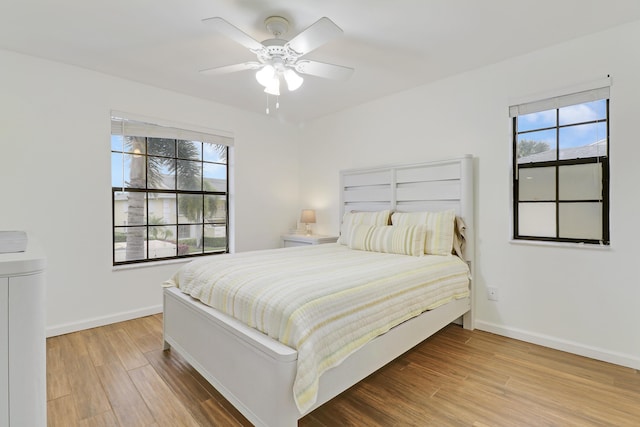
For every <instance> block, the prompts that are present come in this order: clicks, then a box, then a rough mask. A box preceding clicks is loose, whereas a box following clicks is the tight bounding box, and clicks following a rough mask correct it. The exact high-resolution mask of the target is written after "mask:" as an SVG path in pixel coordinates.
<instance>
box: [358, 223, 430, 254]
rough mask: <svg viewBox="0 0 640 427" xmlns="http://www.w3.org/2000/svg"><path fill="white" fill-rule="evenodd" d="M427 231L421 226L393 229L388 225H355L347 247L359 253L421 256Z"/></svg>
mask: <svg viewBox="0 0 640 427" xmlns="http://www.w3.org/2000/svg"><path fill="white" fill-rule="evenodd" d="M426 235H427V230H426V228H425V227H424V226H422V225H410V226H407V227H397V226H396V227H394V226H390V225H385V226H379V225H363V224H359V225H355V226H353V227H352V229H351V235H350V236H349V247H350V248H351V249H358V250H361V251H371V252H384V253H389V254H400V255H411V256H422V255H424V241H425V238H426Z"/></svg>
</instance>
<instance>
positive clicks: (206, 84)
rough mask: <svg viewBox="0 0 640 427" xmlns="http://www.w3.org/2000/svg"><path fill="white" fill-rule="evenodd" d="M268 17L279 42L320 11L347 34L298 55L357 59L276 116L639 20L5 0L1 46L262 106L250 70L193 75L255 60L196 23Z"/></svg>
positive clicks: (436, 10)
mask: <svg viewBox="0 0 640 427" xmlns="http://www.w3.org/2000/svg"><path fill="white" fill-rule="evenodd" d="M272 15H279V16H283V17H285V18H287V19H288V20H289V21H290V24H291V28H290V31H289V34H288V35H286V36H285V37H284V38H286V39H290V38H292V37H293V36H295V35H296V34H298V33H299V32H300V31H302V30H303V29H305V28H306V27H308V26H309V25H311V24H312V23H314V22H315V21H316V20H318V19H319V18H321V17H322V16H327V17H329V18H330V19H331V20H333V21H334V22H335V23H336V24H337V25H338V26H340V27H341V28H342V29H343V30H344V35H343V36H342V37H340V38H338V39H336V40H333V41H331V42H329V43H327V44H325V45H324V46H322V47H320V48H318V49H317V50H315V51H313V52H311V53H309V54H308V55H307V56H305V57H306V58H309V59H314V60H317V61H322V62H329V63H334V64H340V65H346V66H349V67H353V68H355V72H354V74H353V75H352V76H351V78H350V79H349V80H348V81H346V82H337V81H330V80H325V79H321V78H317V77H311V76H307V77H306V78H305V82H304V85H303V86H302V87H301V88H300V89H299V90H297V91H296V92H292V93H288V92H286V91H285V92H284V93H283V95H282V96H281V97H280V110H279V111H278V112H277V113H276V114H274V112H273V110H274V109H273V104H272V108H271V111H272V115H274V117H279V118H280V119H281V120H284V121H286V122H289V123H301V122H304V121H307V120H310V119H313V118H317V117H320V116H323V115H326V114H329V113H332V112H335V111H339V110H342V109H345V108H348V107H351V106H354V105H357V104H361V103H364V102H367V101H370V100H373V99H376V98H380V97H383V96H385V95H389V94H392V93H395V92H399V91H403V90H406V89H409V88H412V87H415V86H418V85H422V84H425V83H428V82H431V81H434V80H437V79H440V78H443V77H446V76H449V75H452V74H457V73H460V72H464V71H467V70H470V69H474V68H478V67H481V66H484V65H487V64H491V63H495V62H498V61H500V60H503V59H506V58H509V57H513V56H516V55H520V54H523V53H526V52H530V51H533V50H536V49H540V48H543V47H546V46H549V45H553V44H557V43H560V42H563V41H566V40H569V39H572V38H576V37H580V36H583V35H586V34H590V33H594V32H598V31H602V30H605V29H607V28H610V27H613V26H617V25H620V24H623V23H627V22H631V21H635V20H638V19H640V1H638V0H607V1H602V0H528V1H525V0H270V1H266V0H264V1H261V0H104V1H96V0H55V1H53V0H2V1H1V2H0V48H5V49H8V50H12V51H16V52H21V53H25V54H28V55H33V56H37V57H42V58H47V59H51V60H54V61H59V62H63V63H67V64H72V65H76V66H79V67H83V68H87V69H91V70H96V71H100V72H103V73H106V74H111V75H114V76H119V77H123V78H126V79H129V80H134V81H138V82H142V83H146V84H149V85H153V86H157V87H160V88H165V89H170V90H173V91H176V92H180V93H184V94H188V95H193V96H196V97H200V98H205V99H209V100H212V101H216V102H220V103H223V104H227V105H231V106H235V107H237V108H241V109H244V110H249V111H254V112H258V113H262V114H264V111H265V106H266V102H267V100H266V94H264V93H263V92H262V87H261V86H259V85H258V83H257V82H256V80H255V78H254V73H253V72H252V71H243V72H239V73H235V74H227V75H219V76H207V75H203V74H200V73H199V72H198V70H201V69H205V68H212V67H217V66H222V65H229V64H235V63H239V62H244V61H250V60H255V56H254V55H253V54H252V53H250V52H249V51H248V50H247V49H246V48H244V47H242V46H241V45H239V44H237V43H235V42H233V41H230V40H228V39H226V38H224V37H223V36H220V35H217V34H215V33H214V32H213V31H212V29H211V28H210V27H208V26H207V25H205V24H203V23H202V22H201V20H202V19H204V18H209V17H214V16H220V17H223V18H224V19H226V20H227V21H229V22H230V23H232V24H234V25H235V26H237V27H239V28H240V29H242V30H243V31H244V32H246V33H248V34H249V35H251V36H252V37H254V38H255V39H257V40H260V41H261V40H264V39H266V38H269V37H270V35H269V34H268V32H267V31H266V29H265V28H264V19H265V18H266V17H268V16H272ZM595 55H596V56H597V53H595ZM0 75H1V73H0Z"/></svg>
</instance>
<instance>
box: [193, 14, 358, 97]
mask: <svg viewBox="0 0 640 427" xmlns="http://www.w3.org/2000/svg"><path fill="white" fill-rule="evenodd" d="M202 22H204V23H205V24H208V25H210V26H211V27H212V28H213V29H214V30H215V31H216V32H218V33H220V34H222V35H224V36H227V37H228V38H230V39H231V40H234V41H235V42H237V43H240V44H241V45H243V46H244V47H246V48H248V49H249V50H250V51H251V52H253V53H254V54H255V55H256V56H257V59H258V60H257V61H250V62H243V63H240V64H233V65H226V66H222V67H216V68H209V69H206V70H202V71H201V73H203V74H209V75H218V74H226V73H233V72H236V71H244V70H257V72H256V79H257V80H258V82H259V83H260V84H261V85H262V86H264V88H265V89H264V91H265V92H266V93H268V94H271V95H277V96H279V95H280V80H281V79H282V80H284V82H285V83H286V85H287V88H288V89H289V91H294V90H296V89H298V88H299V87H300V86H301V85H302V82H303V81H304V79H303V78H302V76H300V74H306V75H310V76H317V77H323V78H327V79H333V80H346V79H348V78H349V77H350V76H351V74H352V73H353V68H350V67H345V66H342V65H334V64H327V63H324V62H318V61H312V60H309V59H303V58H302V57H303V56H304V55H306V54H307V53H309V52H311V51H312V50H314V49H317V48H318V47H320V46H322V45H323V44H325V43H327V42H328V41H330V40H332V39H334V38H336V37H337V36H339V35H341V34H342V29H341V28H340V27H338V26H337V25H336V24H335V23H333V21H331V20H330V19H329V18H326V17H324V18H320V19H319V20H317V21H316V22H315V23H314V24H312V25H311V26H310V27H308V28H307V29H305V30H304V31H302V32H301V33H300V34H298V35H297V36H295V37H294V38H293V39H291V40H289V41H287V40H285V39H283V38H281V37H282V36H283V35H284V34H286V33H287V31H288V30H289V21H287V20H286V19H285V18H283V17H281V16H270V17H268V18H267V19H265V26H266V27H267V30H268V31H269V32H270V33H271V34H272V35H273V38H270V39H267V40H264V41H263V42H262V43H261V42H259V41H257V40H255V39H254V38H253V37H251V36H249V35H248V34H246V33H245V32H243V31H242V30H240V29H239V28H237V27H235V26H234V25H232V24H230V23H229V22H227V21H225V20H224V19H223V18H220V17H214V18H207V19H203V20H202Z"/></svg>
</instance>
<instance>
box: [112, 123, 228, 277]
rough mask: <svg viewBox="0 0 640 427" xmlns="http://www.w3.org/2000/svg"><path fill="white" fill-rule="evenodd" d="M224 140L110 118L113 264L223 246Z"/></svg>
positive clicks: (210, 250) (223, 248)
mask: <svg viewBox="0 0 640 427" xmlns="http://www.w3.org/2000/svg"><path fill="white" fill-rule="evenodd" d="M230 143H231V139H230V138H228V137H224V136H218V135H210V134H207V133H201V132H195V131H187V130H183V129H177V128H172V127H165V126H159V125H155V124H149V123H144V122H141V121H134V120H128V119H123V118H119V117H112V118H111V200H112V208H113V226H112V231H113V264H114V265H119V264H130V263H140V262H148V261H156V260H163V259H172V258H183V257H190V256H197V255H209V254H215V253H224V252H228V246H229V245H228V239H227V236H228V230H229V229H228V225H229V224H228V218H229V215H228V181H229V180H228V165H227V159H228V147H229V145H230Z"/></svg>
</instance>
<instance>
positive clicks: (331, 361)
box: [166, 244, 469, 413]
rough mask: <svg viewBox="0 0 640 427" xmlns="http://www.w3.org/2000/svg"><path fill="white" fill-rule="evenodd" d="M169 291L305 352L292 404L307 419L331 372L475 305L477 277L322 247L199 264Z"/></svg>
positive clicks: (451, 261)
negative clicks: (377, 344)
mask: <svg viewBox="0 0 640 427" xmlns="http://www.w3.org/2000/svg"><path fill="white" fill-rule="evenodd" d="M166 285H168V286H176V287H178V288H179V289H180V290H181V291H182V292H184V293H186V294H188V295H191V296H192V297H194V298H196V299H198V300H200V301H202V302H203V303H204V304H207V305H209V306H211V307H213V308H215V309H217V310H219V311H221V312H223V313H226V314H228V315H230V316H233V317H235V318H236V319H238V320H240V321H242V322H244V323H245V324H247V325H249V326H250V327H252V328H255V329H257V330H259V331H261V332H262V333H264V334H266V335H268V336H270V337H271V338H273V339H276V340H278V341H280V342H282V343H283V344H285V345H287V346H289V347H291V348H294V349H296V350H297V352H298V359H297V373H296V378H295V381H294V385H293V394H294V400H295V402H296V405H297V407H298V409H299V410H300V412H301V413H304V412H305V411H306V410H307V409H309V408H310V407H311V406H313V404H314V403H315V401H316V397H317V391H318V384H319V378H320V375H321V374H322V373H323V372H326V371H327V370H328V369H330V368H332V367H334V366H337V365H338V364H340V363H341V362H342V361H343V360H344V359H345V358H346V357H348V356H349V354H351V353H353V352H354V351H356V350H357V349H359V348H360V347H362V346H363V345H364V344H366V343H367V342H369V341H370V340H372V339H373V338H375V337H376V336H378V335H381V334H383V333H385V332H387V331H388V330H389V329H391V328H393V327H394V326H397V325H399V324H400V323H402V322H404V321H405V320H408V319H410V318H412V317H415V316H417V315H419V314H420V313H422V312H424V311H426V310H430V309H434V308H436V307H438V306H440V305H442V304H446V303H447V302H449V301H452V300H453V299H457V298H464V297H467V296H468V295H469V269H468V267H467V264H466V263H465V262H464V261H462V260H461V259H460V258H458V257H457V256H454V255H447V256H437V255H425V256H422V257H412V256H407V255H395V254H386V253H379V252H369V251H358V250H353V249H349V248H348V247H346V246H343V245H339V244H323V245H313V246H300V247H292V248H282V249H273V250H263V251H254V252H243V253H237V254H224V255H218V256H215V257H207V258H202V259H198V260H195V261H192V262H191V263H189V264H187V265H185V266H184V267H182V268H180V269H179V270H178V271H177V272H176V273H175V275H174V276H173V277H172V278H171V279H170V280H169V281H167V282H166Z"/></svg>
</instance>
